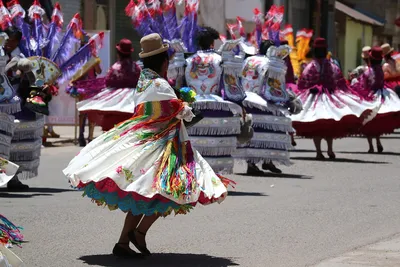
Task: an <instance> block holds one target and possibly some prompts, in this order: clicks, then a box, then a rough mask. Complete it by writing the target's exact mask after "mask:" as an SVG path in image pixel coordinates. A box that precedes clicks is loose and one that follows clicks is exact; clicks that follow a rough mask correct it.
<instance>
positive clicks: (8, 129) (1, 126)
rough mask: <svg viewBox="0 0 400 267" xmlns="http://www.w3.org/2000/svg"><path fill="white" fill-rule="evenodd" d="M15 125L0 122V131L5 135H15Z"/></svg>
mask: <svg viewBox="0 0 400 267" xmlns="http://www.w3.org/2000/svg"><path fill="white" fill-rule="evenodd" d="M15 128H16V125H15V124H14V122H13V123H8V122H7V123H5V122H4V121H0V131H2V132H4V133H6V134H7V135H10V136H12V135H13V134H14V133H15Z"/></svg>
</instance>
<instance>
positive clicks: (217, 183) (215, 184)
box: [211, 177, 221, 186]
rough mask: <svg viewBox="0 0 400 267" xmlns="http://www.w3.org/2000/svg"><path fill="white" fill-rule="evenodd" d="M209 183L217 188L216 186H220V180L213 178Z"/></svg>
mask: <svg viewBox="0 0 400 267" xmlns="http://www.w3.org/2000/svg"><path fill="white" fill-rule="evenodd" d="M211 182H212V184H213V185H214V186H218V185H220V184H221V180H220V179H217V178H216V177H213V178H212V179H211Z"/></svg>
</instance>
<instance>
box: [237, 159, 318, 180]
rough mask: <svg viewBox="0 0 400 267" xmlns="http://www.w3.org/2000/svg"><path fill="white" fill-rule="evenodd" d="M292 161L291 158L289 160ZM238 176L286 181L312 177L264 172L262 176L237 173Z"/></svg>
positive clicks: (310, 177)
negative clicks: (284, 179) (283, 179)
mask: <svg viewBox="0 0 400 267" xmlns="http://www.w3.org/2000/svg"><path fill="white" fill-rule="evenodd" d="M291 159H292V158H291ZM237 175H240V176H248V177H268V178H286V179H305V180H308V179H312V176H307V175H302V174H290V173H280V174H279V173H270V172H264V174H256V175H254V174H251V175H250V174H247V173H237Z"/></svg>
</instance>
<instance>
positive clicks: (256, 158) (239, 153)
mask: <svg viewBox="0 0 400 267" xmlns="http://www.w3.org/2000/svg"><path fill="white" fill-rule="evenodd" d="M232 157H233V158H235V159H236V160H248V161H250V162H252V163H255V164H257V163H259V162H261V161H272V162H274V163H275V162H278V163H280V164H283V165H288V166H289V165H291V162H290V153H289V151H282V150H274V149H262V148H238V149H237V150H236V152H235V153H234V154H232Z"/></svg>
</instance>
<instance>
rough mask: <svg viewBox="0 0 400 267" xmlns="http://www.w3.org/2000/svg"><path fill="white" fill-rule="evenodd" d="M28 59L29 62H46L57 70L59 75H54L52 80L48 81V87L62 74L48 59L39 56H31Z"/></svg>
mask: <svg viewBox="0 0 400 267" xmlns="http://www.w3.org/2000/svg"><path fill="white" fill-rule="evenodd" d="M28 59H29V60H31V61H39V60H41V61H47V62H48V63H49V64H50V65H53V66H54V67H55V68H56V69H57V70H58V72H59V74H58V75H56V76H55V77H54V78H53V79H52V80H50V81H49V84H50V85H52V84H54V82H55V81H56V80H57V79H58V78H59V77H60V76H61V74H62V72H61V70H60V68H59V67H58V66H57V64H56V63H54V62H53V61H51V60H50V59H48V58H45V57H41V56H32V57H28ZM35 76H36V75H35Z"/></svg>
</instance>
